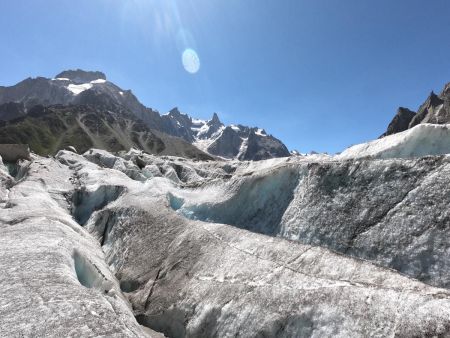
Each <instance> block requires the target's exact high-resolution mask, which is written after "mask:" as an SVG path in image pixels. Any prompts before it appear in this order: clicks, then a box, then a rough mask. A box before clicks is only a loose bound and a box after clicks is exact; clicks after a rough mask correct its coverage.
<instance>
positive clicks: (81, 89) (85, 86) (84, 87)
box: [67, 83, 93, 95]
mask: <svg viewBox="0 0 450 338" xmlns="http://www.w3.org/2000/svg"><path fill="white" fill-rule="evenodd" d="M92 87H93V84H92V83H83V84H79V85H76V84H73V83H71V84H69V85H68V86H67V89H68V90H70V91H71V92H72V93H73V94H74V95H78V94H80V93H82V92H84V91H85V90H88V89H91V88H92Z"/></svg>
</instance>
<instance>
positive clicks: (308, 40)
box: [0, 0, 450, 152]
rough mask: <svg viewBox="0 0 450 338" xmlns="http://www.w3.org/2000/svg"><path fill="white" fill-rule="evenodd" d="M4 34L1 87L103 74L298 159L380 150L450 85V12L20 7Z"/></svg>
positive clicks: (300, 2) (260, 4)
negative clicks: (65, 73)
mask: <svg viewBox="0 0 450 338" xmlns="http://www.w3.org/2000/svg"><path fill="white" fill-rule="evenodd" d="M0 32H1V33H0V46H1V49H0V84H1V85H12V84H14V83H16V82H18V81H20V80H22V79H24V78H26V77H29V76H32V77H35V76H38V75H41V76H46V77H53V76H54V75H56V73H58V72H59V71H61V70H64V69H70V68H83V69H91V70H101V71H103V72H105V73H106V74H107V76H108V78H109V80H111V81H113V82H115V83H116V84H118V85H119V86H121V87H122V88H125V89H132V90H133V92H134V93H135V94H136V95H137V96H138V98H139V99H140V100H141V101H142V102H143V103H144V104H146V105H147V106H149V107H152V108H155V109H157V110H159V111H160V112H165V111H168V110H169V109H170V108H172V107H174V106H178V107H180V109H181V110H182V111H184V112H187V113H189V114H191V115H193V116H196V117H200V118H208V117H210V116H211V115H212V113H213V112H215V111H216V112H218V113H219V116H220V117H221V118H222V120H223V121H224V122H225V123H241V124H247V125H257V126H260V127H263V128H265V129H266V130H267V131H268V132H269V133H272V134H274V135H275V136H277V137H278V138H280V139H282V140H283V141H284V142H285V143H286V145H287V146H288V147H289V148H290V149H298V150H300V151H305V152H306V151H310V150H317V151H328V152H336V151H340V150H342V149H343V148H345V147H347V146H349V145H350V144H354V143H358V142H362V141H365V140H369V139H373V138H376V137H378V136H379V135H380V134H381V133H382V132H383V131H384V130H385V128H386V126H387V124H388V123H389V121H390V120H391V118H392V117H393V115H394V114H395V111H396V109H397V107H398V106H400V105H401V106H406V107H409V108H412V109H416V108H417V107H418V106H419V104H420V103H422V102H423V101H424V100H425V98H426V96H427V95H428V94H429V92H430V91H431V90H433V89H434V90H435V91H440V90H441V88H442V87H443V85H444V84H445V83H446V82H450V38H449V36H450V1H448V0H421V1H419V0H376V1H373V0H76V1H74V0H45V1H44V0H14V1H1V2H0ZM186 48H191V49H193V50H195V51H196V52H197V53H198V56H199V59H200V70H199V71H198V72H197V73H195V74H191V73H188V72H187V71H186V70H185V69H184V68H183V64H182V53H183V51H184V50H185V49H186Z"/></svg>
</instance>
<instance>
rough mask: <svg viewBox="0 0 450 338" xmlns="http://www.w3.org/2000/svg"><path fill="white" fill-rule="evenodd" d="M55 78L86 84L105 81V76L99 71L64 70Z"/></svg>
mask: <svg viewBox="0 0 450 338" xmlns="http://www.w3.org/2000/svg"><path fill="white" fill-rule="evenodd" d="M55 78H66V79H69V80H71V81H73V82H75V83H87V82H91V81H95V80H99V79H100V80H106V75H105V74H104V73H102V72H99V71H85V70H82V69H76V70H65V71H63V72H61V73H59V74H58V75H56V76H55Z"/></svg>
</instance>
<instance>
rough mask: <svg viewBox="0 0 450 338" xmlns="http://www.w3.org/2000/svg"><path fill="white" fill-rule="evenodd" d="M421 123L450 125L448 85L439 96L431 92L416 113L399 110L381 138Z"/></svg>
mask: <svg viewBox="0 0 450 338" xmlns="http://www.w3.org/2000/svg"><path fill="white" fill-rule="evenodd" d="M421 123H433V124H447V123H450V83H448V84H447V85H446V86H445V87H444V90H443V91H442V92H441V93H440V94H439V95H437V94H435V93H434V92H431V94H430V95H429V96H428V98H427V100H426V101H425V102H424V103H423V104H422V105H421V106H420V107H419V109H418V110H417V113H414V112H413V111H411V110H409V109H407V108H402V107H401V108H399V110H398V111H397V114H396V115H395V117H394V119H393V120H392V121H391V123H390V124H389V126H388V129H387V131H386V132H385V133H384V134H383V135H381V137H383V136H387V135H392V134H395V133H399V132H402V131H404V130H407V129H410V128H412V127H414V126H416V125H418V124H421Z"/></svg>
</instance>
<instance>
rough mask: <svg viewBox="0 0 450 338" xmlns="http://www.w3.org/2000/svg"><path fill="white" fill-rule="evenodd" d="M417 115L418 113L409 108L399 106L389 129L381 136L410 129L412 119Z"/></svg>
mask: <svg viewBox="0 0 450 338" xmlns="http://www.w3.org/2000/svg"><path fill="white" fill-rule="evenodd" d="M415 116H416V113H415V112H413V111H411V110H409V109H408V108H403V107H400V108H398V110H397V114H396V115H395V116H394V118H393V119H392V121H391V123H389V126H388V129H387V131H386V132H385V133H384V134H383V135H381V137H383V136H388V135H392V134H395V133H399V132H401V131H404V130H406V129H408V128H409V124H410V123H411V120H412V119H413V118H414V117H415Z"/></svg>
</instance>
